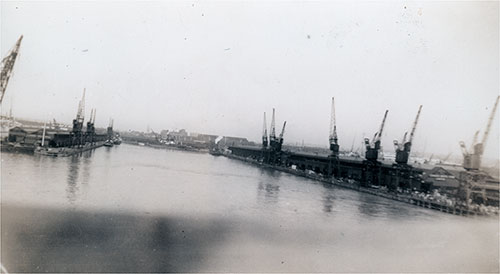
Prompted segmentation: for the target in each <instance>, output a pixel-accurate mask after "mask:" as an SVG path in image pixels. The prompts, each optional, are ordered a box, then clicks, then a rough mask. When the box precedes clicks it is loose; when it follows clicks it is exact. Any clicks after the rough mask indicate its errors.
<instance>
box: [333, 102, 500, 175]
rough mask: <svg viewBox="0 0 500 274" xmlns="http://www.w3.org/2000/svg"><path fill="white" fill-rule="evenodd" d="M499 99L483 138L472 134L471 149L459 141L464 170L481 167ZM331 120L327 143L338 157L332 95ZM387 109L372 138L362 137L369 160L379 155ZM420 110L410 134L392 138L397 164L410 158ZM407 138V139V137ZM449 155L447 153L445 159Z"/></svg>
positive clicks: (373, 160) (420, 109) (374, 159)
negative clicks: (395, 138)
mask: <svg viewBox="0 0 500 274" xmlns="http://www.w3.org/2000/svg"><path fill="white" fill-rule="evenodd" d="M499 101H500V96H498V97H497V98H496V101H495V104H494V106H493V109H492V110H491V114H490V116H489V118H488V123H487V125H486V129H485V131H484V134H483V138H482V140H481V142H478V136H479V130H478V131H476V133H475V134H474V138H473V141H472V145H471V148H472V151H469V150H467V148H466V146H465V143H464V142H463V141H461V142H460V147H461V149H462V154H463V157H464V161H463V167H464V169H466V170H469V171H470V170H472V171H477V170H479V169H480V168H481V160H482V156H483V153H484V149H485V146H486V142H487V140H488V136H489V133H490V129H491V125H492V122H493V120H494V118H495V113H496V110H497V108H498V103H499ZM331 111H332V112H331V120H330V135H329V143H330V151H331V154H330V155H331V157H338V155H339V144H338V136H337V125H336V117H335V99H334V98H333V97H332V108H331ZM388 112H389V111H388V110H386V111H385V113H384V117H383V119H382V124H381V125H380V129H379V130H378V131H377V132H376V133H375V134H374V136H373V138H372V140H371V141H370V139H369V138H365V139H364V144H365V146H366V153H365V159H366V160H367V161H370V162H376V161H377V159H378V155H379V150H380V149H381V145H380V144H381V139H382V132H383V130H384V126H385V121H386V118H387V114H388ZM421 112H422V105H420V106H419V108H418V112H417V115H416V117H415V121H414V122H413V126H412V128H411V131H410V135H409V136H408V132H405V133H404V135H403V138H402V140H401V142H399V141H398V140H394V141H393V143H394V148H395V153H396V158H395V162H396V163H397V164H398V165H407V164H408V160H409V158H410V153H411V146H412V142H413V138H414V136H415V130H416V128H417V124H418V120H419V118H420V113H421ZM407 138H408V139H407ZM450 155H451V153H450V154H448V156H446V159H448V158H449V156H450Z"/></svg>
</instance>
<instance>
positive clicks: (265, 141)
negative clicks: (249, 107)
mask: <svg viewBox="0 0 500 274" xmlns="http://www.w3.org/2000/svg"><path fill="white" fill-rule="evenodd" d="M268 144H269V141H268V137H267V123H266V113H265V112H264V123H263V127H262V147H263V148H267V146H268Z"/></svg>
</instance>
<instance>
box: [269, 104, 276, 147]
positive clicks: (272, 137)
mask: <svg viewBox="0 0 500 274" xmlns="http://www.w3.org/2000/svg"><path fill="white" fill-rule="evenodd" d="M274 114H275V111H274V108H273V117H272V118H271V134H270V135H269V141H270V142H273V141H276V122H275V120H274V118H275V117H274V116H275V115H274Z"/></svg>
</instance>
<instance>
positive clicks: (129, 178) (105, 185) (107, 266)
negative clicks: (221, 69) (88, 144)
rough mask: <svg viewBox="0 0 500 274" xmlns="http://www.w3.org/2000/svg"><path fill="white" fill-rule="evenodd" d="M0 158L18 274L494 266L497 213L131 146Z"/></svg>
mask: <svg viewBox="0 0 500 274" xmlns="http://www.w3.org/2000/svg"><path fill="white" fill-rule="evenodd" d="M1 158H2V162H1V163H2V167H1V205H2V207H1V236H2V238H1V245H2V246H1V247H2V248H1V262H2V265H3V266H4V267H5V268H6V269H7V271H9V272H498V271H499V259H498V258H499V224H498V216H495V217H462V216H455V215H450V214H446V213H441V212H438V211H433V210H429V209H424V208H420V207H416V206H412V205H408V204H405V203H400V202H397V201H392V200H387V199H384V198H381V197H376V196H372V195H370V194H366V193H359V192H356V191H353V190H348V189H342V188H338V187H335V186H332V185H329V184H325V183H321V182H317V181H313V180H309V179H307V178H302V177H296V176H293V175H290V174H287V173H282V172H279V171H275V170H272V169H264V168H259V167H257V166H254V165H249V164H246V163H244V162H241V161H238V160H233V159H228V158H226V157H222V156H219V157H217V156H212V155H209V154H201V153H193V152H184V151H173V150H166V149H154V148H149V147H141V146H131V145H125V144H124V145H120V146H114V147H102V148H98V149H96V150H93V151H87V152H84V153H82V154H81V155H75V156H71V157H65V158H52V157H45V156H37V155H25V154H11V153H3V154H2V156H1Z"/></svg>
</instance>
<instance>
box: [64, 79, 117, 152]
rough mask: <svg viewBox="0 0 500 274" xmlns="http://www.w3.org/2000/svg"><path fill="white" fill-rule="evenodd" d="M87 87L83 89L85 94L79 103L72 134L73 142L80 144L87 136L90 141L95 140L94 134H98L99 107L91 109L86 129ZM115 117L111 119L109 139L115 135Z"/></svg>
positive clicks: (108, 130) (108, 132) (108, 128)
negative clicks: (97, 117) (96, 125)
mask: <svg viewBox="0 0 500 274" xmlns="http://www.w3.org/2000/svg"><path fill="white" fill-rule="evenodd" d="M85 91H86V90H85V88H84V89H83V95H82V99H81V100H80V102H79V103H78V110H77V112H76V118H75V119H73V128H72V130H71V134H72V136H73V142H75V143H76V144H78V145H82V144H83V143H84V141H83V140H82V139H83V138H85V136H87V138H90V140H87V141H90V142H94V140H93V136H94V135H95V134H96V131H95V118H96V113H97V109H95V108H94V109H91V110H90V119H89V120H88V122H87V127H86V129H85V131H84V129H83V125H84V120H85ZM113 122H114V120H113V119H111V118H110V119H109V125H108V127H107V136H108V139H109V140H111V139H112V137H113V136H114V134H113Z"/></svg>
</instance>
